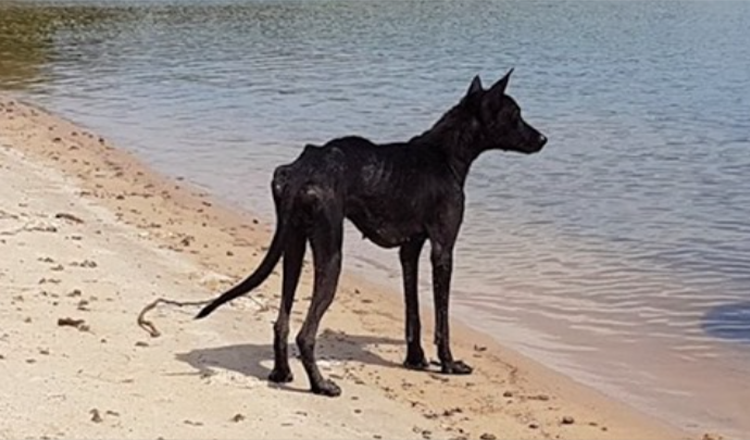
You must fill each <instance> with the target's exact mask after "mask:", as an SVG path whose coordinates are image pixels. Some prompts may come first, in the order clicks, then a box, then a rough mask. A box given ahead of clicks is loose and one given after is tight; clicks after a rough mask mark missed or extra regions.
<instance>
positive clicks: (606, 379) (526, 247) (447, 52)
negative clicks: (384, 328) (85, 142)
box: [0, 0, 750, 436]
mask: <svg viewBox="0 0 750 440" xmlns="http://www.w3.org/2000/svg"><path fill="white" fill-rule="evenodd" d="M747 29H750V3H743V2H677V1H674V2H636V1H633V2H602V3H598V2H563V1H560V2H495V1H403V2H395V1H389V2H375V1H364V0H360V1H345V0H342V1H326V0H311V1H304V2H303V1H240V0H223V1H211V0H209V1H196V0H140V1H131V0H121V1H108V0H90V1H78V2H69V1H67V0H62V1H57V2H53V3H37V2H25V1H22V2H16V3H2V4H0V85H2V87H3V88H6V89H12V90H14V91H15V92H16V93H20V94H22V95H24V96H30V97H33V99H35V100H37V101H40V102H42V103H44V104H45V105H47V106H48V107H50V108H51V109H53V110H56V111H59V112H61V113H63V114H64V115H66V116H68V117H71V118H73V119H75V120H76V121H79V122H81V123H83V124H85V125H87V126H90V127H92V128H94V129H96V130H97V131H99V132H102V133H104V134H105V135H107V136H108V137H110V138H113V139H114V140H115V141H116V142H117V143H118V144H120V145H122V146H125V147H127V148H132V149H133V150H134V151H135V152H137V153H138V154H139V155H140V156H141V157H143V158H144V159H146V160H147V161H148V162H149V163H151V164H153V165H154V166H155V167H157V168H158V169H160V170H162V171H164V172H167V173H170V174H173V175H181V176H186V177H187V178H188V179H190V180H192V181H193V182H195V183H197V184H199V185H202V186H204V187H206V188H208V189H209V190H210V191H212V192H213V193H214V194H216V195H217V196H218V197H220V198H223V199H225V200H227V201H229V202H231V203H235V204H237V205H238V206H241V207H244V208H247V209H250V210H253V211H255V212H260V213H262V214H264V215H266V217H267V218H268V219H269V220H270V219H271V215H272V206H271V202H270V197H269V191H268V180H269V178H270V174H271V171H272V169H273V167H274V166H275V165H277V164H279V163H282V162H286V161H289V160H291V159H292V158H294V157H295V156H296V155H297V154H298V153H299V151H300V149H301V147H302V146H303V145H304V144H306V143H322V142H324V141H326V140H328V139H330V138H332V137H336V136H340V135H344V134H351V133H358V134H361V135H364V136H367V137H370V138H372V139H374V140H376V141H392V140H405V139H407V138H409V137H411V136H413V135H415V134H418V133H419V132H421V131H423V130H425V129H427V128H429V126H430V125H431V124H432V123H433V122H434V121H436V120H437V118H438V117H439V116H440V114H441V113H442V112H443V111H444V110H446V109H447V108H448V107H449V106H451V105H452V104H453V103H455V102H456V101H457V100H458V98H459V97H460V96H461V94H462V93H463V91H464V90H465V89H466V88H467V87H468V85H469V82H470V80H471V78H472V77H473V75H474V74H476V73H481V74H482V75H483V78H484V80H485V83H489V82H491V81H492V80H494V79H497V78H499V77H500V76H501V75H502V74H503V73H505V71H506V70H507V69H508V68H510V67H515V69H516V70H515V73H514V76H513V78H512V80H511V85H510V88H509V93H510V94H511V95H513V96H514V97H515V98H517V100H518V101H519V102H520V103H521V106H522V107H523V109H524V116H525V118H526V120H527V121H529V122H530V123H531V124H532V125H534V126H536V127H537V128H539V129H540V130H541V131H543V132H544V133H545V134H546V135H547V136H548V137H549V138H550V143H549V144H548V146H547V147H546V149H545V150H544V151H543V152H542V154H540V155H536V156H533V157H522V156H519V155H511V154H502V153H498V152H495V153H487V154H485V155H484V156H482V157H481V158H480V160H479V161H478V162H477V163H476V164H475V165H474V167H473V169H472V174H471V175H470V178H469V181H468V184H467V193H468V199H469V202H468V212H467V218H466V221H465V224H464V229H463V231H462V235H461V237H460V239H459V243H458V247H457V251H456V253H457V255H456V270H455V275H454V301H453V304H454V309H455V311H456V314H457V315H459V316H461V317H463V318H464V319H465V320H466V321H467V322H469V323H470V324H471V325H474V326H475V327H478V328H479V329H481V330H484V331H487V332H488V333H490V334H492V335H494V336H495V337H496V338H497V339H498V340H499V341H501V342H502V343H506V344H509V345H512V346H513V347H515V348H517V349H519V350H520V351H522V352H524V353H527V354H529V355H531V356H533V357H535V358H537V359H540V360H542V361H544V362H545V363H547V364H549V365H551V366H553V367H555V368H557V369H559V370H561V371H563V372H565V373H567V374H570V375H572V376H573V377H574V378H577V379H579V380H581V381H584V382H586V383H589V384H593V385H595V386H597V387H599V388H600V389H601V390H603V391H604V392H607V393H609V394H611V395H614V396H617V397H619V398H621V399H624V400H626V401H628V402H630V403H632V404H634V405H636V406H638V407H640V408H642V409H645V410H647V411H650V412H653V413H655V414H657V415H659V416H662V417H664V418H665V419H668V420H670V421H671V422H672V423H675V424H677V425H680V426H683V427H687V428H690V429H696V430H705V429H718V430H719V431H722V432H724V433H728V434H732V433H734V434H738V435H742V434H744V435H745V436H747V435H748V433H750V420H749V419H748V418H747V417H746V407H747V406H748V405H749V404H750V380H749V379H750V221H748V219H750V191H748V190H750V150H749V149H748V147H750V44H747V41H748V40H747ZM348 232H349V234H348V235H347V241H348V243H347V248H348V249H347V257H346V265H347V267H348V268H349V269H354V270H358V271H361V272H364V273H366V274H368V275H370V276H371V277H374V278H376V279H378V280H380V281H381V282H383V283H386V284H389V285H392V286H394V287H399V286H400V282H399V279H398V277H399V271H398V266H397V264H396V261H397V257H396V254H395V252H394V251H384V250H379V249H377V248H375V247H374V246H372V245H369V244H363V242H361V241H360V240H359V236H358V235H357V234H356V233H352V232H353V231H352V230H351V228H350V229H349V231H348ZM424 263H425V264H423V265H422V266H423V268H424V271H423V274H422V279H423V285H424V287H425V288H424V289H423V290H424V291H425V292H424V293H425V295H424V297H423V298H424V300H429V297H430V295H429V291H428V287H429V284H428V281H429V272H428V271H427V269H428V265H427V264H426V263H427V261H425V262H424ZM249 269H250V268H248V270H249ZM428 340H429V338H428Z"/></svg>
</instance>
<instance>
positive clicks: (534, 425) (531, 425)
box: [529, 423, 539, 429]
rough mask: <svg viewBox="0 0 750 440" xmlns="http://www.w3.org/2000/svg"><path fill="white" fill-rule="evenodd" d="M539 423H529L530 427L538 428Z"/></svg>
mask: <svg viewBox="0 0 750 440" xmlns="http://www.w3.org/2000/svg"><path fill="white" fill-rule="evenodd" d="M537 428H539V425H538V424H537V423H529V429H537Z"/></svg>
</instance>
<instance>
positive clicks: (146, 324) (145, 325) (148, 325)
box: [138, 297, 269, 338]
mask: <svg viewBox="0 0 750 440" xmlns="http://www.w3.org/2000/svg"><path fill="white" fill-rule="evenodd" d="M250 299H251V300H252V301H253V302H255V303H256V304H257V305H258V306H259V307H260V310H261V311H263V312H264V311H267V310H269V307H268V306H267V305H265V304H263V303H261V302H260V301H258V300H257V299H255V298H253V297H250ZM213 300H214V298H211V299H206V300H203V301H175V300H171V299H166V298H158V299H156V300H155V301H153V302H151V303H149V304H148V305H146V307H144V308H143V310H141V313H139V314H138V326H139V327H141V328H142V329H144V330H146V331H147V332H148V334H149V335H150V336H151V337H152V338H158V337H159V336H161V332H160V331H159V330H158V329H157V328H156V326H155V325H154V323H153V322H151V321H149V320H148V319H146V313H148V312H149V311H150V310H152V309H154V308H156V306H158V305H159V304H168V305H171V306H177V307H191V306H205V305H208V304H209V303H211V302H213Z"/></svg>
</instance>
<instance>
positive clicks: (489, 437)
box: [479, 432, 497, 440]
mask: <svg viewBox="0 0 750 440" xmlns="http://www.w3.org/2000/svg"><path fill="white" fill-rule="evenodd" d="M479 438H480V439H481V440H496V439H497V437H496V436H495V434H490V433H489V432H485V433H484V434H482V435H480V436H479Z"/></svg>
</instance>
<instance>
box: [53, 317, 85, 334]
mask: <svg viewBox="0 0 750 440" xmlns="http://www.w3.org/2000/svg"><path fill="white" fill-rule="evenodd" d="M57 325H58V326H60V327H75V328H77V329H78V330H80V331H82V332H87V331H89V330H90V328H89V326H88V325H86V320H85V319H74V318H59V319H58V320H57Z"/></svg>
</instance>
